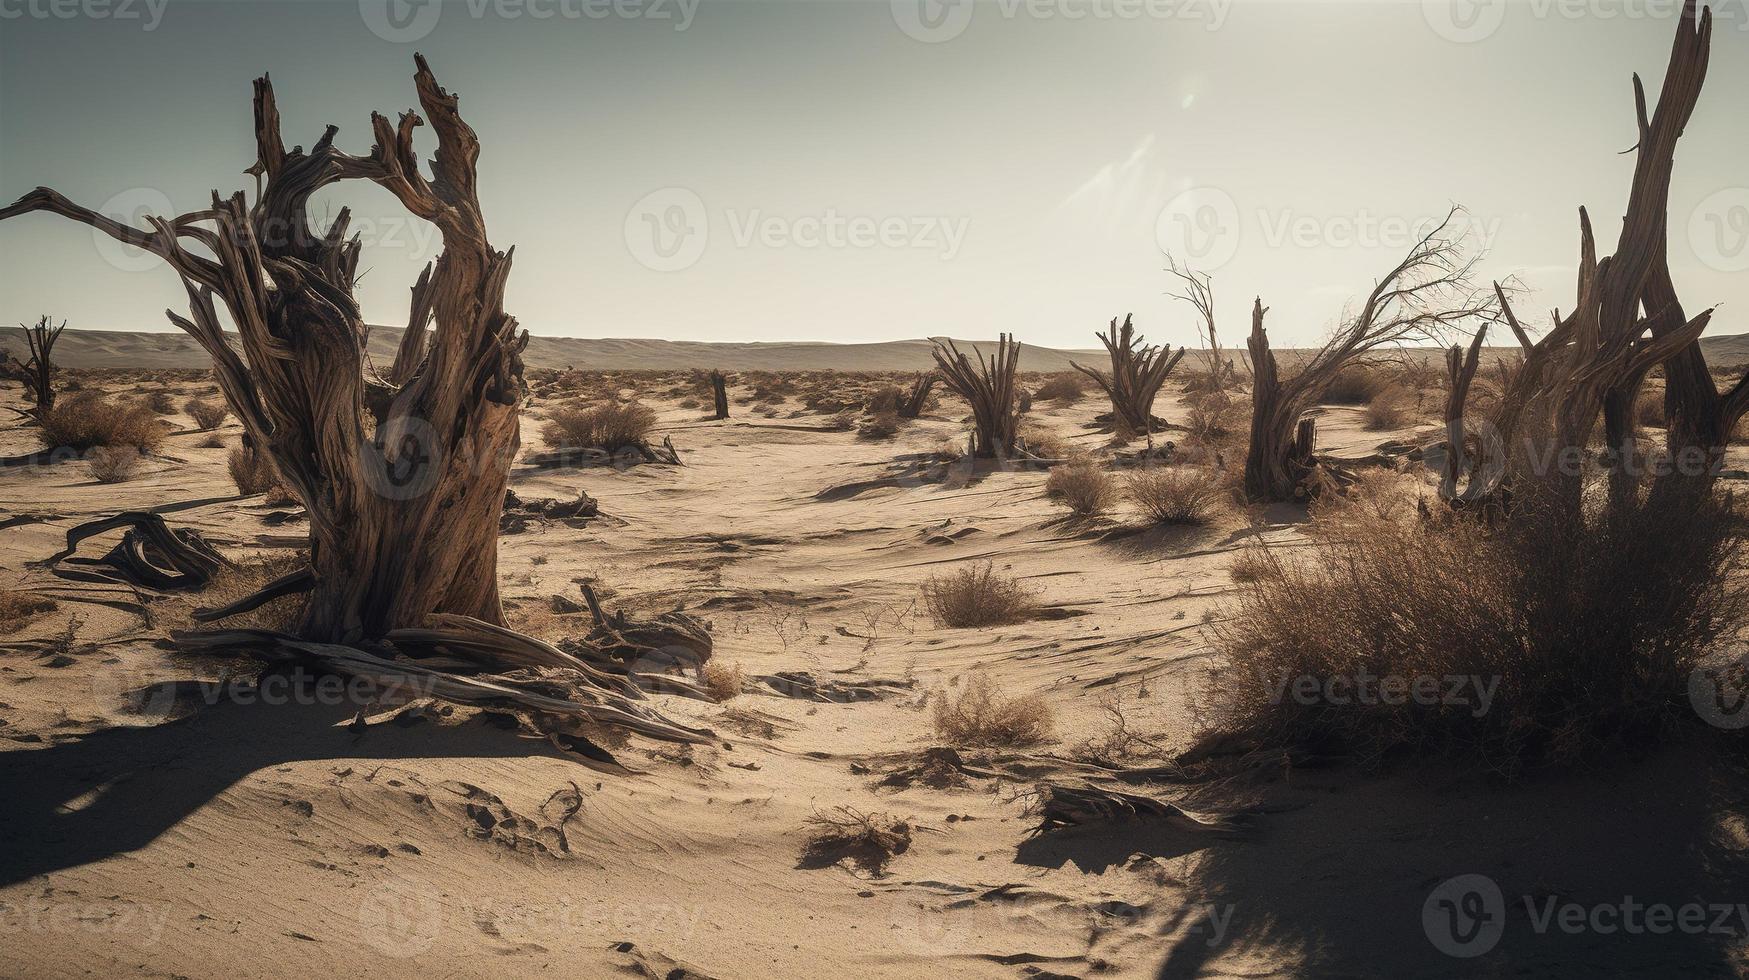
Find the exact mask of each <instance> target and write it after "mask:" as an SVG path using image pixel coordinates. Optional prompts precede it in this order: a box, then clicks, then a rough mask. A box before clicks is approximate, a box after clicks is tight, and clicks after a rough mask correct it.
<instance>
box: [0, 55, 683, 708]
mask: <svg viewBox="0 0 1749 980" xmlns="http://www.w3.org/2000/svg"><path fill="white" fill-rule="evenodd" d="M414 57H415V61H416V63H417V71H416V73H415V75H414V82H415V85H416V87H417V90H418V95H419V104H420V106H421V107H422V108H423V110H424V111H423V115H421V114H420V113H417V112H412V111H408V112H404V113H402V114H401V116H400V119H399V121H398V122H396V123H391V122H390V121H389V120H388V119H387V118H386V117H384V116H382V115H380V114H372V116H371V127H372V131H373V133H374V135H375V137H376V144H375V146H373V147H372V148H371V151H370V153H369V154H368V155H366V156H353V155H351V154H348V153H345V152H343V151H341V150H339V149H337V148H336V147H335V145H334V137H335V134H336V132H337V130H336V127H334V126H329V127H328V128H327V130H326V131H325V132H324V133H323V134H322V136H321V138H319V139H317V140H316V141H315V142H314V144H312V145H311V148H310V149H309V150H308V151H305V150H304V149H303V148H302V147H293V148H292V149H290V150H287V149H286V146H285V143H284V141H283V139H282V138H281V135H280V119H279V110H278V106H277V104H276V102H275V99H274V92H273V87H272V83H271V82H270V81H269V79H268V78H267V77H266V76H263V77H262V78H260V79H257V80H256V82H255V97H254V120H255V143H256V162H255V164H254V166H252V167H250V168H249V171H248V172H249V173H251V174H253V175H254V176H255V178H256V186H257V189H258V191H257V194H256V198H255V200H254V201H253V202H250V201H249V200H247V199H246V197H245V195H244V194H243V193H242V192H237V193H235V194H233V195H231V196H230V197H228V198H221V197H220V196H219V194H218V193H217V192H216V191H215V192H214V194H213V198H212V205H211V207H209V208H206V209H204V210H200V211H195V212H192V213H189V214H184V215H180V216H177V217H174V218H164V217H152V218H149V219H148V220H149V222H150V224H151V228H150V230H141V229H138V228H135V227H132V226H130V225H125V224H121V223H119V222H117V221H115V220H113V219H111V218H109V217H106V216H104V215H102V214H99V213H97V212H95V211H92V210H90V209H87V208H84V207H80V206H79V205H77V204H74V203H73V202H72V201H70V200H68V199H67V198H65V197H63V196H62V195H61V194H58V193H56V192H55V191H52V190H50V189H48V188H45V187H39V188H37V189H36V190H34V191H32V192H30V193H28V194H26V195H24V197H22V198H20V199H19V200H18V202H17V203H15V204H13V205H11V206H10V207H8V208H6V209H4V210H0V220H3V219H8V218H13V217H17V216H19V215H23V214H27V213H30V212H34V211H48V212H51V213H54V214H59V215H62V216H63V217H67V218H71V219H73V220H75V221H79V222H83V223H85V224H88V225H90V226H92V227H93V228H95V229H97V230H98V231H101V232H103V233H105V234H107V235H109V236H110V237H112V238H115V239H117V240H119V241H122V242H124V243H127V244H129V245H133V246H135V247H138V248H141V249H145V250H147V251H150V252H152V253H154V254H156V255H158V256H160V257H161V258H163V259H164V260H165V261H166V262H167V263H169V265H170V266H171V268H172V269H174V270H175V271H176V272H177V274H178V275H179V276H180V277H181V279H182V282H183V285H184V287H185V288H186V290H187V293H188V297H189V315H188V317H186V318H185V317H182V316H179V315H177V314H175V313H171V314H169V316H170V319H171V321H172V322H173V323H175V324H176V325H177V326H178V327H179V328H181V329H182V330H183V331H185V332H187V333H188V334H189V335H191V336H192V337H194V338H195V339H196V340H197V341H199V342H200V344H201V346H202V347H204V348H205V349H206V351H207V353H208V355H210V356H211V357H212V359H213V367H214V373H215V375H216V377H217V380H218V383H219V386H220V388H221V390H222V391H223V392H224V395H225V399H226V401H227V402H228V403H229V405H230V407H231V411H232V413H233V414H234V415H235V416H236V417H237V418H238V420H240V421H241V422H242V424H243V427H244V431H245V433H246V435H247V438H248V440H249V442H250V444H251V445H254V446H256V447H258V448H259V449H261V450H264V451H266V452H268V453H269V454H271V456H272V458H273V461H274V464H275V466H276V468H277V469H278V471H279V473H280V476H281V478H282V479H283V480H284V482H285V483H286V485H287V486H288V487H289V488H291V489H292V490H293V491H294V492H295V493H296V494H297V495H298V496H299V497H300V498H301V499H302V500H303V502H304V504H305V507H306V509H307V512H308V515H309V523H310V565H311V571H312V573H313V587H312V588H311V590H310V592H309V594H308V598H307V603H306V606H305V608H304V612H303V615H302V618H301V621H300V624H299V627H298V629H297V633H298V638H297V639H298V642H299V643H301V644H302V645H301V646H298V647H296V648H295V649H297V650H299V651H301V653H300V654H299V655H301V656H306V657H316V658H317V659H320V660H321V661H322V662H323V663H325V664H328V665H330V666H333V667H334V668H335V669H338V670H342V671H348V670H350V671H358V672H364V673H366V674H368V673H369V672H370V671H373V670H377V669H379V668H378V666H377V665H376V664H375V662H374V661H364V660H359V659H358V658H357V657H354V656H352V655H351V654H344V655H343V654H342V653H335V652H334V651H345V650H353V649H354V647H355V646H360V645H362V646H372V647H374V646H379V645H381V644H384V643H392V642H393V640H392V635H393V634H395V633H396V632H397V631H405V630H408V629H420V628H424V627H427V626H430V625H431V624H433V623H435V622H438V621H440V620H441V622H442V623H444V624H447V628H448V629H449V631H450V632H451V633H453V634H455V635H457V636H458V637H459V636H460V635H461V634H464V633H466V634H469V635H476V640H477V638H478V636H479V635H484V636H487V637H490V639H489V640H487V641H479V642H486V643H488V644H496V647H495V648H496V649H498V650H500V651H501V652H503V654H504V656H503V657H502V658H499V659H498V660H496V661H494V660H492V659H489V658H483V657H482V658H480V659H481V660H482V662H484V663H486V664H487V665H489V666H497V667H499V668H502V669H506V670H508V669H512V668H513V667H514V666H516V665H517V663H518V661H517V660H516V659H515V654H514V652H513V649H512V648H513V647H516V646H517V645H518V644H519V643H520V644H523V645H526V643H538V641H534V640H532V638H522V639H521V640H514V639H511V638H515V637H517V636H519V634H514V633H511V632H510V631H508V630H504V629H503V628H502V624H503V622H504V612H503V609H502V607H501V606H500V604H499V597H498V580H497V557H498V525H499V518H500V515H501V513H502V511H503V504H504V492H505V485H506V480H507V476H508V471H509V466H510V462H511V460H512V458H513V457H514V456H515V454H516V450H517V446H518V442H519V437H518V412H519V408H520V404H521V401H522V399H523V397H524V394H525V389H524V384H523V379H522V351H523V348H524V347H525V346H526V345H527V343H528V336H527V334H526V333H523V332H521V331H520V330H518V329H517V322H516V319H515V318H514V317H512V316H510V315H509V314H507V313H505V312H504V308H503V300H504V286H505V281H506V279H507V277H508V276H509V273H510V265H511V258H512V252H513V250H512V251H507V252H500V251H498V250H497V249H495V248H493V247H492V245H491V243H490V242H489V240H488V238H487V235H486V224H485V219H484V216H483V215H482V213H481V209H480V201H479V196H478V193H477V174H476V161H477V160H478V159H479V155H480V145H479V141H478V140H477V139H476V137H475V134H474V131H473V129H472V128H470V127H469V126H468V124H467V123H466V122H464V121H463V119H462V117H461V115H460V113H459V112H458V109H457V99H456V97H455V96H454V95H451V94H450V93H449V92H446V91H445V90H444V89H443V88H442V87H441V86H440V85H438V83H437V79H436V78H435V77H434V76H433V75H432V73H431V70H430V67H429V66H428V65H427V64H426V62H425V59H424V58H423V57H422V56H419V55H415V56H414ZM427 123H429V124H430V125H431V127H432V129H433V130H434V131H435V133H436V142H437V149H436V153H435V156H434V157H433V158H432V160H431V163H430V173H429V175H428V174H427V173H426V172H424V171H422V169H421V167H420V163H419V159H418V156H417V152H416V150H415V147H414V131H415V130H416V129H417V128H418V127H419V126H422V125H425V124H427ZM346 180H369V181H371V182H373V183H375V184H377V185H379V186H380V187H382V188H383V189H385V190H387V191H388V192H389V193H391V194H393V195H394V196H395V197H396V198H397V199H398V200H399V201H400V202H401V203H402V204H403V205H404V206H405V207H406V208H407V209H408V210H409V211H411V212H412V213H413V214H415V215H417V216H419V217H421V218H423V219H425V220H427V221H430V222H431V223H433V224H434V225H436V226H437V228H438V230H439V232H440V233H441V235H442V240H443V252H442V254H441V255H439V256H438V258H437V260H436V262H435V263H433V264H431V265H428V266H426V268H425V270H424V272H423V273H422V274H421V275H420V277H419V280H418V282H417V284H415V285H414V287H413V290H412V298H411V299H412V302H411V315H410V317H409V320H408V324H407V332H406V334H405V335H404V336H403V337H402V339H401V342H400V348H399V350H398V352H397V354H396V357H395V360H394V363H393V365H392V367H391V368H390V370H389V372H388V374H387V376H386V377H379V376H378V375H377V374H376V372H374V371H367V370H366V369H365V348H366V334H367V332H368V328H367V326H366V324H365V322H364V320H363V318H362V316H361V314H360V312H359V308H358V303H357V301H356V300H355V299H354V296H353V287H354V284H355V282H356V281H357V278H358V276H357V269H358V261H359V256H360V253H361V251H362V248H363V244H362V241H361V239H359V238H358V237H353V238H350V239H349V238H348V237H347V229H348V225H349V223H350V211H349V210H348V209H345V208H342V209H341V210H340V212H339V213H338V215H337V216H336V217H335V219H334V221H333V222H332V223H331V224H330V225H329V226H328V227H327V228H326V229H325V230H318V229H317V228H315V227H314V226H313V225H312V223H311V219H310V215H309V213H308V209H307V203H308V201H309V199H310V196H311V195H312V194H314V193H316V192H317V191H319V190H321V189H322V188H324V187H327V186H328V185H331V184H335V183H338V182H340V181H346ZM190 243H192V245H193V246H196V247H193V248H191V247H189V245H190ZM221 303H222V304H223V305H224V307H225V310H226V311H227V312H228V313H229V315H230V319H231V321H232V322H233V323H234V324H235V327H236V330H237V336H238V339H239V341H240V346H241V354H239V353H238V351H236V350H234V349H233V348H232V347H231V346H230V344H229V342H227V338H226V336H225V334H224V333H223V331H222V328H221V321H220V318H219V313H218V304H221ZM367 412H368V413H370V419H369V423H370V424H368V425H367V419H366V413H367ZM506 635H507V636H508V637H509V638H507V637H506ZM524 641H526V642H524ZM458 642H460V641H459V640H458ZM342 644H346V645H348V646H341V645H342ZM278 646H279V648H281V649H282V650H283V649H292V648H290V647H286V645H285V644H284V643H280V644H278ZM323 651H327V652H326V653H324V652H323ZM354 652H356V650H355V651H354ZM575 659H576V658H571V659H569V660H567V659H563V658H553V659H552V660H551V662H550V663H548V666H552V667H555V668H563V669H567V670H570V671H573V672H572V673H568V674H566V675H565V676H564V677H563V678H562V680H552V681H550V686H549V688H547V689H546V695H545V697H546V700H545V701H543V702H542V703H543V704H547V703H548V702H550V701H552V700H553V698H554V697H557V696H558V692H562V693H563V694H564V696H566V697H569V698H571V699H572V700H573V701H574V702H575V703H574V705H573V706H574V707H575V709H576V711H575V712H572V713H570V714H567V715H566V716H567V717H576V716H579V715H580V716H583V717H589V718H593V719H595V720H598V721H610V722H611V721H613V720H616V719H623V718H626V717H630V716H631V715H632V714H634V713H638V712H641V711H642V709H639V708H636V707H635V706H633V705H631V704H630V702H629V701H628V700H626V699H627V698H628V697H631V696H635V693H636V692H635V691H630V690H628V689H622V686H621V685H617V684H615V683H612V682H608V681H604V680H603V679H602V678H601V677H600V676H597V675H595V674H590V673H587V672H584V671H582V670H580V669H578V668H577V665H576V664H575V663H573V661H574V660H575ZM544 682H545V681H543V683H544ZM547 714H549V715H552V714H553V712H551V711H549V712H547ZM639 727H640V730H645V731H654V732H659V733H662V734H665V735H666V736H668V737H673V738H681V739H694V738H697V737H698V736H697V735H696V733H694V732H689V731H688V730H683V729H681V728H679V727H677V726H674V725H672V724H669V723H667V722H663V721H661V720H659V719H653V718H651V717H648V716H645V717H644V721H643V722H640V723H639Z"/></svg>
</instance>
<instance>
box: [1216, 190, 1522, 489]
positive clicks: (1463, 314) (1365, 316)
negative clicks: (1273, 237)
mask: <svg viewBox="0 0 1749 980" xmlns="http://www.w3.org/2000/svg"><path fill="white" fill-rule="evenodd" d="M1457 214H1458V211H1457V210H1456V209H1455V208H1454V209H1453V210H1452V211H1450V212H1448V213H1447V214H1446V216H1445V219H1444V220H1442V221H1441V222H1440V223H1439V224H1438V226H1437V227H1435V228H1433V229H1432V230H1431V231H1429V232H1427V233H1426V234H1425V235H1423V236H1422V237H1421V238H1420V239H1419V240H1418V241H1417V242H1416V243H1415V245H1414V246H1413V247H1412V248H1410V249H1409V253H1408V254H1407V255H1406V256H1405V257H1404V258H1403V260H1402V261H1401V262H1398V263H1397V265H1396V267H1395V268H1393V269H1391V271H1390V272H1389V273H1387V274H1386V275H1385V276H1384V277H1383V278H1381V279H1380V280H1379V281H1378V283H1377V284H1376V285H1374V286H1373V288H1372V291H1371V292H1370V293H1369V294H1368V295H1367V298H1366V302H1365V303H1364V304H1363V305H1362V306H1361V309H1360V312H1359V313H1358V314H1356V315H1355V316H1353V317H1352V318H1350V319H1348V320H1347V321H1346V322H1344V323H1343V324H1342V325H1341V326H1339V327H1338V328H1337V330H1336V333H1335V335H1334V336H1333V337H1331V338H1330V340H1329V341H1328V342H1327V343H1325V344H1324V346H1323V347H1321V348H1320V349H1319V350H1318V351H1317V353H1315V354H1313V355H1312V358H1311V360H1310V361H1309V362H1308V363H1307V364H1306V365H1305V366H1304V367H1303V368H1302V369H1301V370H1300V371H1299V372H1298V373H1297V374H1295V375H1294V376H1293V377H1291V378H1287V379H1285V380H1284V379H1282V377H1281V375H1280V372H1279V370H1278V368H1277V365H1276V362H1275V354H1274V353H1273V352H1272V351H1271V350H1270V348H1269V335H1268V333H1267V332H1266V331H1265V330H1264V328H1263V315H1264V314H1265V313H1267V312H1268V309H1267V308H1266V307H1264V305H1263V303H1262V301H1261V300H1259V301H1258V302H1256V303H1255V304H1254V305H1253V307H1252V312H1251V336H1250V337H1249V338H1247V340H1246V346H1247V347H1249V348H1250V351H1251V373H1252V388H1251V446H1250V449H1249V450H1248V451H1247V453H1246V457H1245V494H1246V496H1248V497H1250V498H1251V499H1252V500H1259V501H1264V500H1289V499H1293V498H1295V497H1303V496H1305V495H1306V493H1307V492H1308V487H1309V486H1310V485H1311V484H1310V481H1309V477H1310V475H1311V470H1312V469H1313V468H1315V466H1316V465H1317V462H1316V459H1315V457H1314V455H1313V447H1312V446H1311V445H1310V444H1309V442H1308V440H1309V439H1310V438H1311V436H1312V435H1314V434H1315V433H1308V432H1307V431H1306V430H1305V429H1304V428H1303V427H1301V425H1300V420H1301V418H1302V417H1303V416H1304V415H1305V413H1306V410H1307V409H1309V408H1311V407H1312V406H1313V405H1315V404H1317V401H1318V399H1319V398H1321V397H1322V396H1323V394H1324V392H1325V391H1326V390H1327V389H1328V388H1329V387H1330V383H1331V382H1332V381H1334V380H1335V378H1336V376H1337V374H1339V373H1340V372H1341V371H1342V369H1343V368H1345V367H1347V366H1348V365H1350V364H1353V363H1357V362H1359V361H1361V360H1363V359H1364V358H1366V357H1367V355H1369V354H1371V353H1373V352H1375V351H1378V350H1380V349H1383V348H1387V347H1394V346H1398V345H1401V344H1406V343H1416V342H1424V341H1426V340H1429V339H1434V338H1440V337H1443V336H1445V335H1446V334H1448V333H1450V332H1452V331H1454V330H1456V329H1457V328H1458V327H1459V326H1460V325H1461V324H1462V323H1463V322H1464V321H1466V320H1470V319H1475V318H1478V317H1480V318H1486V317H1489V316H1490V315H1491V311H1492V309H1493V305H1492V302H1491V300H1490V299H1489V298H1488V297H1486V296H1485V295H1484V294H1480V293H1478V292H1476V291H1475V290H1473V289H1472V288H1471V286H1470V281H1471V271H1472V269H1473V267H1474V259H1471V258H1466V257H1465V256H1464V250H1463V237H1462V235H1461V234H1459V233H1456V232H1455V231H1454V229H1453V228H1452V222H1453V220H1454V219H1455V218H1456V216H1457Z"/></svg>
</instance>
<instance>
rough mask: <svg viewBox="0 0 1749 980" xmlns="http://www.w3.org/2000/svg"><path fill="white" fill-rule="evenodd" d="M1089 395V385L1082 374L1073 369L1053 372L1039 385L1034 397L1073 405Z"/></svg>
mask: <svg viewBox="0 0 1749 980" xmlns="http://www.w3.org/2000/svg"><path fill="white" fill-rule="evenodd" d="M1086 395H1087V385H1086V383H1085V382H1083V381H1082V380H1081V375H1079V374H1076V373H1074V372H1072V371H1065V372H1063V373H1062V374H1053V375H1051V376H1050V377H1049V378H1047V379H1046V380H1045V382H1044V383H1043V384H1041V385H1039V386H1038V390H1037V391H1035V392H1033V397H1034V398H1037V399H1039V400H1040V401H1048V402H1058V403H1060V404H1063V405H1073V404H1074V403H1075V402H1078V401H1080V400H1081V399H1082V398H1084V397H1086Z"/></svg>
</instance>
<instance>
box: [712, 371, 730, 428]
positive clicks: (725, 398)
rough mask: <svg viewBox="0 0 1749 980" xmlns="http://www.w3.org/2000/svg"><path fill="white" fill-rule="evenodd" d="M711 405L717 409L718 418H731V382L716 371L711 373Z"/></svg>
mask: <svg viewBox="0 0 1749 980" xmlns="http://www.w3.org/2000/svg"><path fill="white" fill-rule="evenodd" d="M711 403H712V404H713V405H714V406H715V408H716V418H719V419H726V418H728V417H729V380H728V379H727V378H725V377H723V372H721V371H718V370H715V369H712V371H711Z"/></svg>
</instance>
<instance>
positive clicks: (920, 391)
mask: <svg viewBox="0 0 1749 980" xmlns="http://www.w3.org/2000/svg"><path fill="white" fill-rule="evenodd" d="M939 380H941V378H940V376H939V375H937V374H936V373H935V372H934V371H926V372H924V373H922V374H919V375H918V376H917V380H915V381H913V382H911V393H910V394H908V395H906V396H904V397H903V398H900V399H899V404H898V406H897V411H898V413H899V417H900V418H902V419H914V418H916V417H917V416H919V415H922V414H923V406H924V405H926V404H928V402H929V392H930V391H931V390H932V389H934V387H935V383H936V382H937V381H939Z"/></svg>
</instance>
